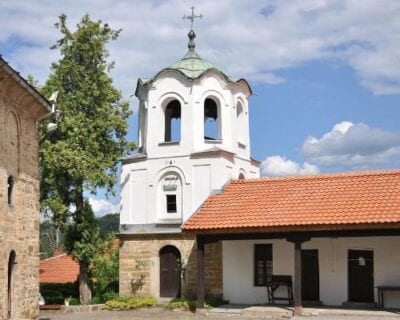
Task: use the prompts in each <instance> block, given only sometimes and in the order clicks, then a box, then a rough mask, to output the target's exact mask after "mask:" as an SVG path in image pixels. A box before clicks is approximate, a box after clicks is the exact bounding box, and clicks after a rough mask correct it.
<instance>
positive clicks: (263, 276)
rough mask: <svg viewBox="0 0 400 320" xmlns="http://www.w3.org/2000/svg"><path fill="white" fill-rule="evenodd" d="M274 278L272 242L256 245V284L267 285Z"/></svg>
mask: <svg viewBox="0 0 400 320" xmlns="http://www.w3.org/2000/svg"><path fill="white" fill-rule="evenodd" d="M271 278H272V244H256V245H255V247H254V285H255V286H256V287H259V286H265V285H266V284H267V282H268V281H270V280H271Z"/></svg>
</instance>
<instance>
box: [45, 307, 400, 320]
mask: <svg viewBox="0 0 400 320" xmlns="http://www.w3.org/2000/svg"><path fill="white" fill-rule="evenodd" d="M235 310H236V311H235ZM235 310H231V312H226V311H229V310H225V312H224V311H216V312H215V311H214V312H208V313H206V314H199V313H195V314H193V313H191V312H186V311H167V310H164V309H162V308H151V309H140V310H133V311H100V312H91V313H89V312H88V313H79V312H77V313H64V314H63V313H58V314H55V313H53V314H51V313H47V314H44V313H43V314H41V316H40V320H128V319H129V320H149V319H155V320H261V319H269V320H279V319H280V320H282V319H288V318H291V317H290V316H289V314H287V313H286V314H285V313H278V312H276V310H275V311H274V309H271V310H267V309H266V308H265V309H260V308H258V309H256V310H255V309H251V310H250V311H249V310H246V311H244V312H243V311H240V312H239V311H238V309H235ZM307 310H308V311H312V310H315V309H307ZM319 310H320V309H319ZM267 311H268V312H267ZM291 319H293V320H295V319H296V320H300V319H301V320H322V319H323V320H395V319H396V320H399V319H400V314H399V313H398V312H390V311H389V312H387V311H363V310H361V311H353V310H350V311H349V312H347V311H345V312H344V311H343V310H342V309H326V310H324V311H323V312H322V314H321V313H320V314H319V315H309V316H302V317H293V318H291Z"/></svg>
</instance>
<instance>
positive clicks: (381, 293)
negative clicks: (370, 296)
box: [376, 286, 400, 309]
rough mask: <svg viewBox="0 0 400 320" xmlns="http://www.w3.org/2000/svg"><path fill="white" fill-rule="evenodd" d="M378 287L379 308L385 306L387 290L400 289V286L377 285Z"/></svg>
mask: <svg viewBox="0 0 400 320" xmlns="http://www.w3.org/2000/svg"><path fill="white" fill-rule="evenodd" d="M376 288H377V289H378V308H379V309H382V308H384V307H385V300H384V293H385V291H400V286H377V287H376Z"/></svg>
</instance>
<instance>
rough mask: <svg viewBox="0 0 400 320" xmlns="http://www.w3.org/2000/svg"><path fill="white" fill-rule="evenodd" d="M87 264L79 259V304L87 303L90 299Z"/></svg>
mask: <svg viewBox="0 0 400 320" xmlns="http://www.w3.org/2000/svg"><path fill="white" fill-rule="evenodd" d="M88 280H89V279H88V265H87V263H86V262H83V261H79V300H80V302H81V304H89V303H90V300H92V291H91V290H90V287H89V281H88Z"/></svg>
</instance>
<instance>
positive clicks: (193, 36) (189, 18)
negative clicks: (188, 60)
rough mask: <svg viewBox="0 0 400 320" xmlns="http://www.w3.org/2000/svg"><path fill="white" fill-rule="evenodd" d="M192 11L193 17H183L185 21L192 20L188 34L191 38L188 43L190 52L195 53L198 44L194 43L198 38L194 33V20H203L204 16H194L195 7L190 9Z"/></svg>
mask: <svg viewBox="0 0 400 320" xmlns="http://www.w3.org/2000/svg"><path fill="white" fill-rule="evenodd" d="M190 9H191V10H192V14H191V15H188V16H187V15H184V16H183V19H184V20H185V19H188V20H190V31H189V33H188V37H189V43H188V48H189V51H194V48H195V47H196V44H195V43H194V38H196V34H195V33H194V31H193V22H194V19H197V18H199V19H201V18H203V15H202V14H199V15H197V16H196V15H195V14H194V9H195V7H193V6H192V7H190Z"/></svg>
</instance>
